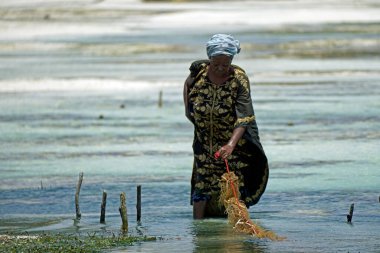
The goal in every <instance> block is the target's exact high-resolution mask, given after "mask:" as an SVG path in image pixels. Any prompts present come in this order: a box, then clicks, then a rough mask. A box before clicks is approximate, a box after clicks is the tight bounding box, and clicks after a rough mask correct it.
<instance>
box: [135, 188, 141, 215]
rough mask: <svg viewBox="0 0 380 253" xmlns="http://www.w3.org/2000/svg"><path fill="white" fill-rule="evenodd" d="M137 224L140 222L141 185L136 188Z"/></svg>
mask: <svg viewBox="0 0 380 253" xmlns="http://www.w3.org/2000/svg"><path fill="white" fill-rule="evenodd" d="M136 209H137V222H141V185H138V186H137V204H136Z"/></svg>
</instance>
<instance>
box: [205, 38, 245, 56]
mask: <svg viewBox="0 0 380 253" xmlns="http://www.w3.org/2000/svg"><path fill="white" fill-rule="evenodd" d="M206 50H207V56H208V58H209V59H211V58H213V57H215V56H220V55H226V56H229V57H230V58H231V60H232V59H233V57H234V56H235V55H236V54H238V53H239V52H240V42H239V41H238V40H235V38H234V37H232V35H229V34H215V35H213V36H212V37H211V39H210V40H209V41H208V42H207V44H206Z"/></svg>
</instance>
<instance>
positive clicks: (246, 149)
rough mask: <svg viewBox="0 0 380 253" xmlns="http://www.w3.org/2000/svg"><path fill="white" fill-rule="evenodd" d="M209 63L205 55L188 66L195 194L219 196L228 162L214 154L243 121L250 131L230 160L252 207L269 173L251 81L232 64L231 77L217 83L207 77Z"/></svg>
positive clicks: (205, 197)
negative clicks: (219, 83)
mask: <svg viewBox="0 0 380 253" xmlns="http://www.w3.org/2000/svg"><path fill="white" fill-rule="evenodd" d="M208 67H209V62H208V61H207V60H202V61H196V62H194V63H193V64H192V65H191V67H190V71H191V76H192V77H193V78H194V82H193V83H192V85H191V87H189V93H188V110H189V112H188V114H189V115H190V119H191V121H192V122H193V124H194V141H193V152H194V164H193V174H192V179H191V186H192V187H191V194H192V198H191V199H192V201H198V200H212V201H214V202H215V200H217V199H218V198H219V193H220V186H219V181H220V179H221V176H222V175H223V173H225V172H226V167H225V164H224V162H223V161H222V160H216V159H215V158H214V154H215V152H216V151H218V150H219V149H220V148H221V147H222V146H224V145H226V144H227V143H228V141H229V139H230V138H231V136H232V132H233V130H234V129H235V128H236V127H240V126H244V127H245V128H246V131H245V133H244V135H243V137H242V138H241V139H240V140H239V142H238V144H237V145H236V147H235V150H234V152H233V153H232V155H231V156H230V157H229V159H228V164H229V167H230V170H231V171H233V172H234V173H235V174H236V175H237V176H238V178H239V190H240V194H241V200H243V201H244V202H245V204H246V205H247V206H248V207H249V206H251V205H254V204H256V203H257V202H258V201H259V199H260V197H261V195H262V194H263V193H264V191H265V187H266V184H267V181H268V175H269V170H268V163H267V158H266V156H265V153H264V150H263V148H262V146H261V144H260V140H259V135H258V129H257V125H256V121H255V115H254V111H253V106H252V100H251V93H250V83H249V80H248V77H247V75H246V74H245V72H244V70H242V69H241V68H239V67H238V66H235V65H233V68H234V71H233V73H232V74H231V75H230V77H229V79H228V81H227V82H225V83H224V84H222V85H216V84H213V83H212V82H211V81H210V80H209V79H208V77H207V70H208ZM209 202H211V201H209ZM191 203H192V202H191Z"/></svg>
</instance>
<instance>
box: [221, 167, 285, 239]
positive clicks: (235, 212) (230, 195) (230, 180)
mask: <svg viewBox="0 0 380 253" xmlns="http://www.w3.org/2000/svg"><path fill="white" fill-rule="evenodd" d="M238 185H239V178H238V177H237V176H236V175H235V173H233V172H228V173H224V174H223V175H222V178H221V180H220V187H221V192H220V198H219V204H220V205H224V207H225V209H226V212H227V215H228V221H229V223H230V224H232V225H233V228H234V230H235V231H237V232H242V233H246V234H251V235H253V236H256V237H258V238H269V239H271V240H283V239H284V238H283V237H279V236H277V235H276V234H275V233H274V232H272V231H270V230H265V229H264V228H262V227H261V226H260V225H258V224H256V223H254V222H253V221H252V220H251V219H250V217H249V212H248V208H247V206H246V205H245V204H244V203H243V202H242V201H240V200H239V198H240V192H239V191H238V190H237V189H238Z"/></svg>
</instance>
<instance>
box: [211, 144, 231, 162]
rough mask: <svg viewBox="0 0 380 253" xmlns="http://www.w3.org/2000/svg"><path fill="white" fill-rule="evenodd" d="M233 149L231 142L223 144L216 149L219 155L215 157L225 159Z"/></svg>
mask: <svg viewBox="0 0 380 253" xmlns="http://www.w3.org/2000/svg"><path fill="white" fill-rule="evenodd" d="M233 151H234V147H233V146H232V145H231V144H227V145H224V146H223V147H221V148H220V149H219V150H218V151H217V153H218V154H219V155H218V157H215V158H221V159H227V158H228V157H229V156H230V155H231V154H232V152H233Z"/></svg>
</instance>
